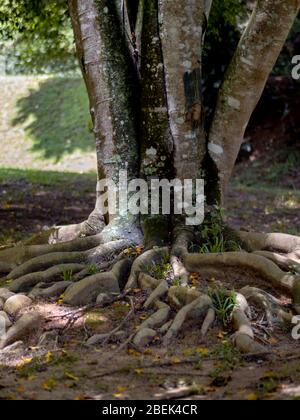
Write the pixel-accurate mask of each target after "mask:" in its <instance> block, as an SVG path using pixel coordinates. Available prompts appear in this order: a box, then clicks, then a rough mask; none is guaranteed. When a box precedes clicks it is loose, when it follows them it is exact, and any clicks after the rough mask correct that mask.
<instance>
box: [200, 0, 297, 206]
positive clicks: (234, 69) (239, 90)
mask: <svg viewBox="0 0 300 420" xmlns="http://www.w3.org/2000/svg"><path fill="white" fill-rule="evenodd" d="M299 5H300V2H299V0H258V2H257V4H256V7H255V9H254V11H253V14H252V17H251V20H250V22H249V24H248V27H247V28H246V30H245V32H244V34H243V36H242V38H241V40H240V43H239V45H238V48H237V50H236V52H235V55H234V57H233V60H232V62H231V64H230V66H229V68H228V70H227V73H226V75H225V79H224V82H223V85H222V87H221V90H220V93H219V97H218V102H217V107H216V111H215V115H214V119H213V123H212V126H211V130H210V133H209V143H208V149H209V153H210V155H211V157H212V159H213V161H214V162H215V164H216V166H217V168H218V171H219V182H220V186H221V190H222V194H223V198H224V195H225V192H226V188H227V186H228V182H229V180H230V177H231V174H232V170H233V167H234V164H235V162H236V159H237V156H238V153H239V150H240V147H241V144H242V141H243V137H244V133H245V130H246V128H247V125H248V122H249V120H250V117H251V114H252V113H253V111H254V109H255V107H256V105H257V103H258V101H259V99H260V97H261V94H262V92H263V89H264V87H265V84H266V81H267V78H268V76H269V74H270V73H271V71H272V69H273V67H274V65H275V63H276V60H277V58H278V56H279V53H280V51H281V49H282V47H283V45H284V42H285V40H286V38H287V36H288V33H289V30H290V28H291V27H292V24H293V22H294V19H295V17H296V16H297V13H298V11H299Z"/></svg>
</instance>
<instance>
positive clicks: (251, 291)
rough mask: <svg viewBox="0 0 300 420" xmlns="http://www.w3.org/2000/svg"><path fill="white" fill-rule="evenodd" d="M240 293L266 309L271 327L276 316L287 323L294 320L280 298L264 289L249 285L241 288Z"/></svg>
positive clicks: (249, 300)
mask: <svg viewBox="0 0 300 420" xmlns="http://www.w3.org/2000/svg"><path fill="white" fill-rule="evenodd" d="M240 293H241V294H242V295H243V296H244V297H245V298H246V299H247V301H248V302H254V303H255V304H256V305H258V306H259V307H260V308H262V309H263V310H264V311H265V313H266V317H267V320H268V323H269V326H270V327H272V326H273V324H274V320H276V319H275V318H279V319H281V320H283V321H285V322H287V323H291V322H292V318H293V314H292V313H290V312H286V311H285V310H284V309H283V307H282V305H281V303H280V302H279V300H278V299H276V298H275V297H274V296H272V295H270V294H269V293H267V292H265V291H264V290H261V289H258V288H256V287H249V286H247V287H244V288H243V289H241V290H240Z"/></svg>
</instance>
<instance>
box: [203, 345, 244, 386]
mask: <svg viewBox="0 0 300 420" xmlns="http://www.w3.org/2000/svg"><path fill="white" fill-rule="evenodd" d="M213 356H215V357H216V358H217V359H218V360H219V362H220V363H219V364H218V366H217V367H216V369H214V370H213V371H212V372H211V374H210V375H211V377H212V378H214V379H215V378H218V377H219V376H220V375H221V374H222V373H224V372H226V371H230V370H232V369H234V368H236V367H237V366H238V365H239V364H240V362H241V354H240V352H239V351H238V350H237V349H236V348H235V347H234V346H233V344H232V343H231V342H230V341H228V340H225V341H223V342H222V343H220V344H219V345H218V346H217V347H216V348H215V350H214V352H213Z"/></svg>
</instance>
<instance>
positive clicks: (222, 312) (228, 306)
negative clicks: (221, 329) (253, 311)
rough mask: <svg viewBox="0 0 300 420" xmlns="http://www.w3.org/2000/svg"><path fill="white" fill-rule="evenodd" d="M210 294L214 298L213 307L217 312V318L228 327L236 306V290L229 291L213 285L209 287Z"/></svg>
mask: <svg viewBox="0 0 300 420" xmlns="http://www.w3.org/2000/svg"><path fill="white" fill-rule="evenodd" d="M208 295H209V297H210V298H211V300H212V307H213V309H214V310H215V312H216V316H217V318H218V319H219V320H220V321H221V322H222V323H223V325H224V326H225V327H226V326H227V325H228V324H229V322H230V320H231V315H232V311H233V309H234V308H235V306H236V303H237V300H236V294H235V292H228V291H227V290H226V289H224V288H223V287H219V286H218V287H213V288H209V289H208Z"/></svg>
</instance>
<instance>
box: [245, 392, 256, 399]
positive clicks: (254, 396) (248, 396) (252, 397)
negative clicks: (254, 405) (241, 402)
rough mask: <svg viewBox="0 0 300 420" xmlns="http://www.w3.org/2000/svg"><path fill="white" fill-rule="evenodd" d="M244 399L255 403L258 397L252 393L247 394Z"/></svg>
mask: <svg viewBox="0 0 300 420" xmlns="http://www.w3.org/2000/svg"><path fill="white" fill-rule="evenodd" d="M246 399H247V400H248V401H257V400H258V396H257V395H256V394H254V392H253V393H251V394H248V395H247V397H246Z"/></svg>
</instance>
